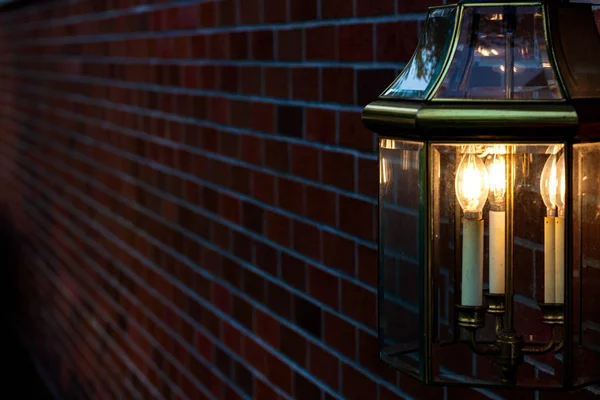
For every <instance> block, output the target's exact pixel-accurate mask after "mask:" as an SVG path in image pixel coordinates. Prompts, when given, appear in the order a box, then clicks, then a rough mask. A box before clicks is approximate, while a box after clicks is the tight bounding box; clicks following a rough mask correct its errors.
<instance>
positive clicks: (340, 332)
mask: <svg viewBox="0 0 600 400" xmlns="http://www.w3.org/2000/svg"><path fill="white" fill-rule="evenodd" d="M323 324H324V327H323V332H324V338H323V340H324V341H325V343H327V345H329V346H331V347H333V348H335V349H337V350H339V351H340V352H342V353H343V354H344V355H345V356H347V357H350V358H351V359H353V360H355V359H356V357H357V354H356V350H357V348H356V345H357V342H356V328H355V327H354V326H353V325H351V324H349V323H348V322H346V321H344V320H342V319H341V318H339V317H337V316H335V315H333V314H330V313H328V312H325V313H324V320H323Z"/></svg>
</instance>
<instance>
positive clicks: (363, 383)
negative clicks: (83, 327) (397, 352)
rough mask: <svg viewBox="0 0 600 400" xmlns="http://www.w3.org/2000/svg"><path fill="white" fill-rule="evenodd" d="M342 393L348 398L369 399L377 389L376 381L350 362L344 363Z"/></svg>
mask: <svg viewBox="0 0 600 400" xmlns="http://www.w3.org/2000/svg"><path fill="white" fill-rule="evenodd" d="M342 382H343V387H342V393H343V394H344V397H345V398H347V399H356V400H360V399H367V398H370V397H371V396H372V394H373V393H376V391H377V385H376V384H375V382H373V381H372V380H370V379H369V378H367V377H366V376H365V375H364V374H363V373H361V372H359V371H357V370H356V369H355V368H354V367H351V366H350V365H348V364H342Z"/></svg>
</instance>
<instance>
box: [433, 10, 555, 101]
mask: <svg viewBox="0 0 600 400" xmlns="http://www.w3.org/2000/svg"><path fill="white" fill-rule="evenodd" d="M515 26H516V27H517V29H516V30H514V28H512V27H515ZM461 29H462V31H461V33H460V38H459V42H458V45H457V48H456V54H455V56H454V59H453V61H452V63H451V65H450V69H449V70H448V74H447V75H446V78H445V79H444V82H443V83H442V85H441V86H440V89H439V90H438V92H437V93H436V96H435V97H436V98H438V99H448V98H452V99H502V98H509V99H513V100H552V99H560V98H562V95H561V93H560V90H559V88H558V84H557V81H556V76H555V75H554V70H553V69H552V67H551V64H550V59H549V55H548V51H547V46H546V39H545V35H544V19H543V15H542V8H541V6H523V7H490V6H484V7H477V6H467V7H466V9H465V11H464V15H463V23H462V25H461ZM507 57H508V58H507ZM507 64H510V65H512V70H513V74H509V73H507V69H506V68H511V67H510V66H508V67H507ZM508 71H510V69H509V70H508ZM507 79H512V81H511V82H506V80H507ZM507 83H508V84H507ZM507 87H508V88H510V90H512V93H506V90H507V89H506V88H507Z"/></svg>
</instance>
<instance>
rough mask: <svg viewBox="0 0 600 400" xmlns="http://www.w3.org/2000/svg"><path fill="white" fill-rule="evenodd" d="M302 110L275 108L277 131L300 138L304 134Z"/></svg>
mask: <svg viewBox="0 0 600 400" xmlns="http://www.w3.org/2000/svg"><path fill="white" fill-rule="evenodd" d="M303 117H304V110H303V109H302V108H301V107H296V106H278V107H277V131H278V132H279V133H281V134H284V135H287V136H292V137H296V138H300V137H302V136H303V133H304V118H303Z"/></svg>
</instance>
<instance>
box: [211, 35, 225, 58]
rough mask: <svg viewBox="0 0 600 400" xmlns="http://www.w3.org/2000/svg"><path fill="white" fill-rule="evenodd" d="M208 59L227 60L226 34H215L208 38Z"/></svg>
mask: <svg viewBox="0 0 600 400" xmlns="http://www.w3.org/2000/svg"><path fill="white" fill-rule="evenodd" d="M207 40H208V57H209V58H213V59H219V60H222V59H227V58H229V40H230V36H229V34H228V33H215V34H213V35H210V36H209V37H208V38H207Z"/></svg>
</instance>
